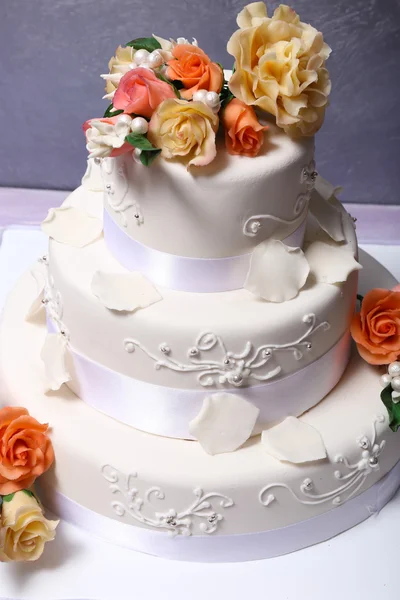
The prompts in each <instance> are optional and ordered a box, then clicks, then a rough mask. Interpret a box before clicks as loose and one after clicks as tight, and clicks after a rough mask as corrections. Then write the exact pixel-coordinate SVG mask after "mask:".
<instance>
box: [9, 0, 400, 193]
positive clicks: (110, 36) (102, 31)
mask: <svg viewBox="0 0 400 600" xmlns="http://www.w3.org/2000/svg"><path fill="white" fill-rule="evenodd" d="M245 3H246V1H245V0H157V1H156V0H0V56H1V65H0V97H1V106H0V111H1V112H0V114H1V129H0V131H1V138H0V139H1V142H0V185H3V186H18V187H33V188H55V189H72V188H74V187H75V186H77V185H78V183H79V180H80V178H81V176H82V173H83V171H84V163H85V157H86V150H85V144H84V138H83V134H82V132H81V124H82V123H83V122H84V121H85V120H86V119H87V118H90V117H95V116H101V115H102V114H103V112H104V109H105V107H106V105H107V104H106V101H104V100H101V97H102V95H103V82H102V80H101V79H100V78H99V74H100V73H103V72H105V71H106V68H107V62H108V59H109V57H110V56H112V54H113V52H114V50H115V48H116V46H117V45H118V44H120V43H125V42H127V41H129V40H130V39H133V38H134V37H138V36H142V35H149V34H151V33H153V32H154V33H158V34H159V35H161V36H164V37H177V36H185V37H191V36H194V37H196V38H198V40H199V43H200V46H201V47H202V48H204V49H205V50H206V51H207V53H208V54H209V55H210V56H211V57H212V58H213V59H214V60H218V61H220V62H222V63H223V64H224V65H225V66H226V67H230V66H231V64H232V60H231V57H230V56H229V55H228V54H227V53H226V50H225V47H226V42H227V40H228V38H229V36H230V34H231V33H232V32H233V30H234V29H235V28H236V25H235V18H236V14H237V12H238V11H239V10H240V9H241V8H242V7H243V5H244V4H245ZM277 4H278V2H269V3H268V5H269V10H270V11H272V9H273V8H274V7H275V6H276V5H277ZM291 4H292V6H293V7H294V8H295V9H296V10H297V11H298V12H299V13H300V15H301V18H302V20H303V21H308V22H311V23H313V24H314V25H315V26H316V27H317V28H319V29H321V30H323V31H324V34H325V38H326V40H327V42H328V43H329V44H330V45H331V46H332V48H333V50H334V52H333V55H332V57H331V58H330V59H329V63H328V66H329V70H330V72H331V76H332V80H333V86H334V87H333V93H332V96H331V106H330V108H329V109H328V112H327V118H326V121H325V125H324V127H323V130H322V131H321V132H320V133H319V134H318V136H317V161H318V169H319V171H320V172H321V173H322V174H324V176H326V177H327V178H329V179H330V180H331V181H332V182H333V183H335V184H340V185H343V186H344V189H345V192H344V194H343V199H344V200H347V201H351V202H369V203H386V204H396V203H400V198H399V190H400V118H399V113H400V94H399V91H400V0H292V1H291Z"/></svg>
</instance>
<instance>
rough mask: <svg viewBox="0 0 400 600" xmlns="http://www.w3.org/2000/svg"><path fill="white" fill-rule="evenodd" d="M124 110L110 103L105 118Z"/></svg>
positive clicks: (114, 115)
mask: <svg viewBox="0 0 400 600" xmlns="http://www.w3.org/2000/svg"><path fill="white" fill-rule="evenodd" d="M123 112H124V111H123V110H117V109H114V106H113V105H112V104H110V106H109V107H108V108H107V110H106V112H105V113H104V118H105V119H109V118H110V117H116V116H117V115H120V114H121V113H123Z"/></svg>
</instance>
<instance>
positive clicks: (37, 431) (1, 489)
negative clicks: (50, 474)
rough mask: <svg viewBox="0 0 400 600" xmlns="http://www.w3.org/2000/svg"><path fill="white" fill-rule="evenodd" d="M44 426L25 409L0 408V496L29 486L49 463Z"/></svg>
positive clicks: (51, 456)
mask: <svg viewBox="0 0 400 600" xmlns="http://www.w3.org/2000/svg"><path fill="white" fill-rule="evenodd" d="M47 429H48V425H42V424H41V423H39V422H38V421H36V419H34V418H33V417H31V416H30V415H29V413H28V411H27V410H26V409H25V408H19V407H11V406H7V407H5V408H2V409H0V495H3V496H5V495H7V494H12V493H14V492H17V491H19V490H22V489H27V488H29V487H30V486H31V485H33V483H34V481H35V479H36V478H37V477H39V475H42V473H44V472H45V471H47V469H48V468H49V467H50V466H51V465H52V463H53V461H54V451H53V446H52V443H51V441H50V439H49V438H48V436H47Z"/></svg>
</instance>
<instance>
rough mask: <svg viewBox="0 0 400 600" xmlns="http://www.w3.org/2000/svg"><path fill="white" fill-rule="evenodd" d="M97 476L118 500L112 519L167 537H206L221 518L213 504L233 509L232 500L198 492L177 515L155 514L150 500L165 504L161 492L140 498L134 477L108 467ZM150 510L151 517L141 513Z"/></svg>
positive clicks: (154, 490)
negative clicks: (127, 519)
mask: <svg viewBox="0 0 400 600" xmlns="http://www.w3.org/2000/svg"><path fill="white" fill-rule="evenodd" d="M101 473H102V475H103V477H104V479H105V480H106V481H108V483H109V484H110V485H109V489H110V491H111V493H112V494H118V495H121V496H122V500H114V501H113V502H112V503H111V506H112V508H113V510H114V512H115V514H116V515H118V516H119V517H124V516H125V515H129V516H130V517H131V518H132V519H134V520H135V521H138V522H139V523H142V524H143V525H147V526H148V527H155V528H157V529H163V530H166V531H167V532H168V533H169V534H170V535H171V536H173V537H174V536H176V535H183V536H188V535H191V534H192V533H197V534H198V535H201V534H210V533H214V531H216V530H217V528H218V524H219V522H220V521H222V520H223V518H224V517H223V515H222V514H220V513H219V512H217V511H216V510H214V504H218V505H219V506H220V507H221V508H223V509H225V508H230V507H231V506H233V505H234V502H233V500H232V498H229V497H228V496H224V495H223V494H219V493H218V492H209V493H207V494H205V493H204V492H203V490H202V489H201V488H195V489H194V490H193V494H194V497H195V499H194V501H193V503H192V504H191V505H190V506H189V507H188V508H186V509H185V510H182V511H180V512H177V511H176V510H173V509H169V510H167V511H166V512H157V511H156V510H155V508H156V507H155V506H154V500H158V501H160V500H165V494H164V492H163V491H162V490H161V488H159V487H157V486H154V487H150V488H149V489H148V490H147V491H146V492H145V493H144V498H142V497H141V496H140V494H139V491H138V489H137V488H136V487H135V482H136V478H137V473H130V474H129V475H126V476H125V475H123V474H122V473H120V471H118V470H117V469H115V468H114V467H112V466H111V465H104V466H103V467H102V469H101ZM149 509H150V510H151V515H150V516H149V515H148V514H147V515H146V514H144V511H146V510H147V511H149Z"/></svg>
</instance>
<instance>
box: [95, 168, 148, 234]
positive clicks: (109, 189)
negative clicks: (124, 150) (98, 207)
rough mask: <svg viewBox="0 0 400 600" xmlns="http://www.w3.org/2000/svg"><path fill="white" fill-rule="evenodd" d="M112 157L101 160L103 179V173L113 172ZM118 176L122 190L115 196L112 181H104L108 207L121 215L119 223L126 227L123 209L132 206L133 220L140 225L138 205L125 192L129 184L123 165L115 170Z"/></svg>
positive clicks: (141, 221)
mask: <svg viewBox="0 0 400 600" xmlns="http://www.w3.org/2000/svg"><path fill="white" fill-rule="evenodd" d="M114 166H115V165H114V159H112V158H111V159H103V160H102V162H101V168H102V172H103V179H104V174H106V175H112V174H113V172H114ZM117 173H118V176H119V178H120V179H121V180H122V182H123V191H122V194H121V195H120V196H119V197H117V198H115V188H114V186H113V184H112V183H109V182H106V181H104V183H105V186H104V188H105V192H106V198H107V202H108V204H109V206H110V208H111V209H112V210H113V211H114V212H116V213H119V214H120V215H121V224H122V226H123V227H127V226H128V219H127V218H126V215H125V211H126V210H128V208H131V207H133V209H134V217H135V221H136V224H137V225H141V224H142V223H143V216H142V214H141V211H140V206H139V204H138V203H137V202H134V201H133V200H132V198H127V197H126V196H127V193H128V189H129V184H128V178H127V176H126V168H125V165H121V166H120V167H119V168H118V170H117Z"/></svg>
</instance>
